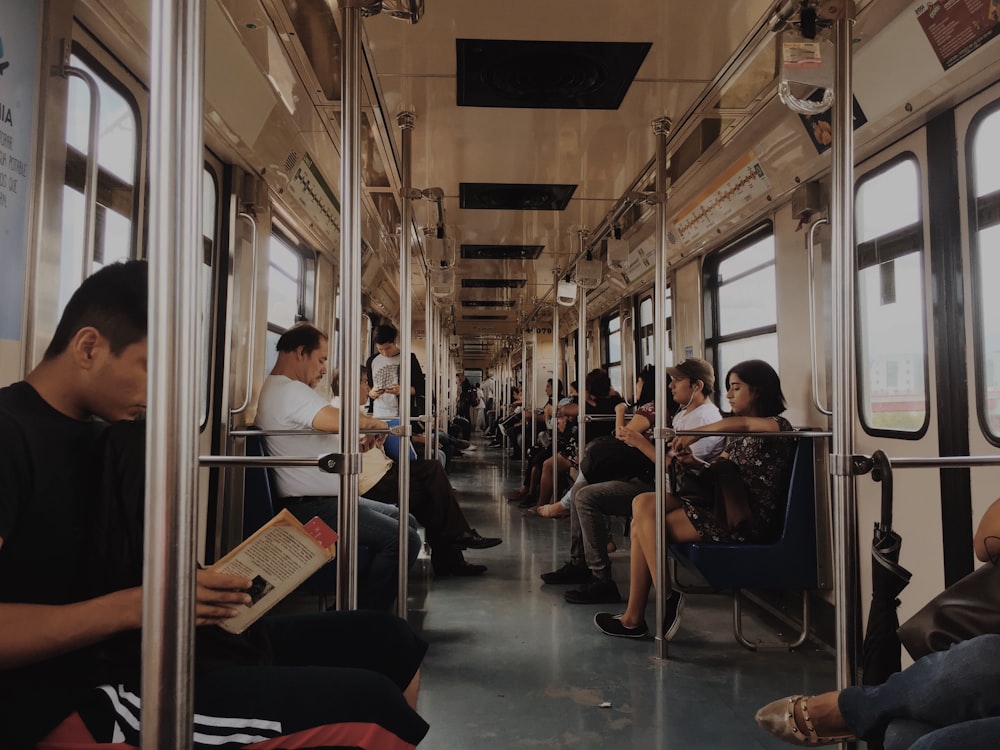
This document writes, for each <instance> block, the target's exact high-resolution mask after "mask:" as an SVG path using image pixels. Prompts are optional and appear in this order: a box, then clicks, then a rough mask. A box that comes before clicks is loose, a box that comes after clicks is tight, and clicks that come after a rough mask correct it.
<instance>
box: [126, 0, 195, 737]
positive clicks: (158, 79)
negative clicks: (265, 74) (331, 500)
mask: <svg viewBox="0 0 1000 750" xmlns="http://www.w3.org/2000/svg"><path fill="white" fill-rule="evenodd" d="M151 18H152V23H151V24H150V25H151V34H152V36H151V39H150V62H151V66H152V67H151V70H150V118H149V119H150V129H149V194H150V202H149V262H150V268H149V274H150V289H149V313H150V314H149V321H150V326H149V329H150V330H149V373H150V377H149V392H148V412H149V419H148V420H147V424H146V430H147V436H148V438H147V440H148V442H147V451H146V525H145V537H144V545H145V561H144V565H143V617H142V636H143V638H142V652H143V653H142V661H143V664H142V700H143V706H142V729H141V744H142V746H143V747H144V748H152V749H153V750H157V749H160V748H162V749H163V750H166V749H167V748H169V749H170V750H174V749H175V748H189V747H191V743H192V740H193V725H192V715H193V711H194V696H193V692H192V683H193V677H194V618H195V598H194V577H195V537H196V534H195V522H196V518H195V509H196V506H197V502H198V423H199V421H200V420H199V418H198V416H199V404H198V376H197V373H199V372H201V366H200V364H199V360H200V359H201V350H200V348H199V347H197V346H193V347H192V346H190V342H194V341H197V340H198V313H199V300H198V296H197V290H198V267H199V263H200V258H199V252H200V248H201V226H202V225H201V193H202V190H201V184H202V169H203V167H202V163H203V162H202V160H203V153H202V71H203V54H204V45H203V39H202V30H203V19H204V8H203V6H202V3H201V0H174V1H173V2H170V1H169V0H154V1H153V4H152V6H151Z"/></svg>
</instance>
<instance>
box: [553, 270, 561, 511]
mask: <svg viewBox="0 0 1000 750" xmlns="http://www.w3.org/2000/svg"><path fill="white" fill-rule="evenodd" d="M559 278H560V276H559V274H556V281H555V283H556V286H558V285H559ZM555 297H556V300H558V299H559V295H558V289H556V294H555ZM560 364H562V352H561V351H559V302H558V301H557V302H556V303H555V304H553V305H552V496H553V497H554V498H556V499H558V498H559V420H558V419H556V405H557V404H558V403H559V381H560V377H559V365H560Z"/></svg>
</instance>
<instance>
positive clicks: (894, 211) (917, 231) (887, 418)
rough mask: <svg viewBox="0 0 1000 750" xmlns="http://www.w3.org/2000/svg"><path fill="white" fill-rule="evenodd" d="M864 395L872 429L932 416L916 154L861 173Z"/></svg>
mask: <svg viewBox="0 0 1000 750" xmlns="http://www.w3.org/2000/svg"><path fill="white" fill-rule="evenodd" d="M855 200H856V209H855V222H856V223H855V238H856V242H857V257H858V293H857V304H858V322H857V328H858V373H859V378H860V387H859V389H858V398H859V401H860V405H861V420H862V423H863V424H864V427H865V430H866V431H867V432H869V433H871V434H901V435H908V436H911V437H916V436H918V435H919V434H922V433H923V431H924V429H925V426H926V424H927V418H928V406H927V404H928V393H927V378H926V367H927V351H926V345H925V338H926V337H925V335H924V322H923V321H924V274H923V259H922V250H923V228H922V223H921V218H920V216H921V211H920V175H919V172H918V169H917V163H916V160H915V159H914V158H913V156H912V155H904V156H903V157H901V158H899V159H896V160H894V161H891V162H889V163H887V164H886V165H883V167H881V168H880V169H878V170H877V171H875V172H873V173H871V174H870V175H867V176H865V177H863V178H862V179H861V180H859V181H858V187H857V195H856V199H855Z"/></svg>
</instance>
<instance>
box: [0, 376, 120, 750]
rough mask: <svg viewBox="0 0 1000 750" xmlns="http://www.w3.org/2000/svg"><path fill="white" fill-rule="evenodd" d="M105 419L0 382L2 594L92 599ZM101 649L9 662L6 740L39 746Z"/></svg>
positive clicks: (0, 716)
mask: <svg viewBox="0 0 1000 750" xmlns="http://www.w3.org/2000/svg"><path fill="white" fill-rule="evenodd" d="M105 429H106V425H104V424H103V423H101V422H96V421H89V420H88V421H79V420H76V419H71V418H70V417H67V416H66V415H65V414H62V413H60V412H58V411H56V410H55V409H53V408H52V407H51V406H49V404H48V403H46V402H45V400H44V399H42V397H41V396H39V395H38V392H37V391H35V389H34V388H32V387H31V386H30V385H28V384H27V383H23V382H21V383H15V384H14V385H11V386H9V387H7V388H3V389H0V538H2V539H3V545H2V546H0V601H2V602H20V603H34V604H67V603H70V602H74V601H80V600H82V599H85V598H87V588H88V584H87V570H88V562H87V549H88V547H89V542H90V528H89V519H90V518H91V515H92V513H91V511H92V509H93V506H94V502H95V497H96V495H97V494H98V493H97V485H98V482H97V479H96V476H97V475H98V474H99V469H98V467H100V458H99V457H100V450H101V443H102V440H101V437H102V435H103V433H104V431H105ZM96 669H97V662H96V657H95V652H94V650H93V649H83V650H81V651H77V652H74V653H72V654H67V655H64V656H57V657H53V658H51V659H47V660H45V661H43V662H40V663H37V664H32V665H29V666H26V667H20V668H16V669H9V670H0V747H4V748H20V747H33V746H34V742H35V740H37V739H38V738H40V737H42V736H44V735H45V734H46V733H47V732H48V731H49V730H50V729H51V728H52V727H54V726H55V725H56V724H57V723H58V722H59V721H60V720H61V719H62V718H64V717H65V716H66V715H67V714H68V713H69V712H70V710H71V707H72V705H73V700H74V696H75V695H76V694H77V692H78V691H79V690H80V689H81V688H83V687H88V686H90V685H93V684H95V683H94V681H93V680H94V678H95V677H96V675H95V670H96Z"/></svg>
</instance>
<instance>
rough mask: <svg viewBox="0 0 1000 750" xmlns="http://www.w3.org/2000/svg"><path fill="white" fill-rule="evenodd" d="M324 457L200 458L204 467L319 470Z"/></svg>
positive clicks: (199, 460) (199, 461)
mask: <svg viewBox="0 0 1000 750" xmlns="http://www.w3.org/2000/svg"><path fill="white" fill-rule="evenodd" d="M322 458H323V457H322V456H320V457H318V458H317V457H316V456H198V463H199V464H201V465H202V466H236V467H240V466H242V467H244V468H249V467H263V468H272V467H277V466H312V467H316V468H319V466H320V460H321V459H322Z"/></svg>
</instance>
